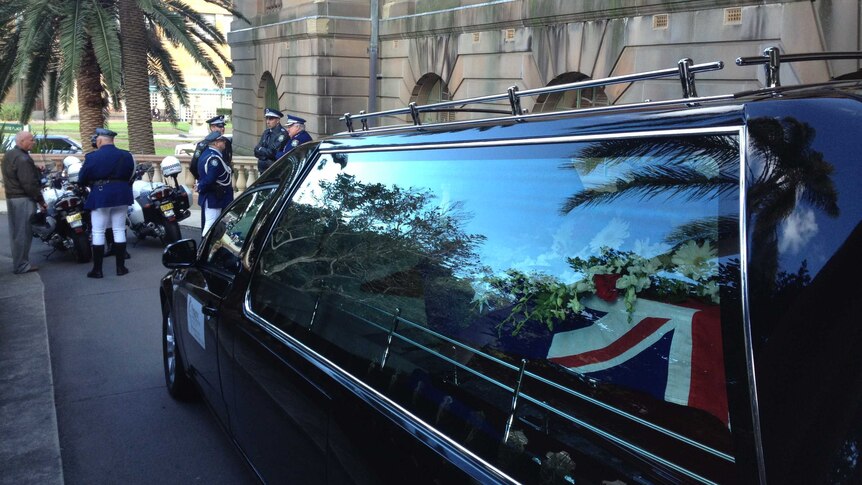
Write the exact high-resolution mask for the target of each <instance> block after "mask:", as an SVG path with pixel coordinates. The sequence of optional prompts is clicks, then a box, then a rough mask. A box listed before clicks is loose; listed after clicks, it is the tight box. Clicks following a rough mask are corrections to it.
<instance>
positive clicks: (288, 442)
mask: <svg viewBox="0 0 862 485" xmlns="http://www.w3.org/2000/svg"><path fill="white" fill-rule="evenodd" d="M852 55H856V54H832V55H816V56H806V55H796V56H779V55H778V54H777V53H776V52H774V51H773V52H769V53H767V54H766V55H765V56H764V57H763V58H762V59H761V58H749V59H740V60H739V61H738V63H739V64H746V63H764V64H765V65H766V67H767V80H768V87H766V88H764V89H762V90H758V91H754V92H749V93H743V94H737V95H728V96H715V97H697V96H696V95H695V92H694V77H695V74H696V73H697V72H700V71H705V70H710V69H717V68H720V67H721V66H720V64H719V63H712V64H700V65H696V64H693V63H692V62H691V61H689V60H683V61H681V62H680V64H679V66H678V67H676V68H673V69H667V70H661V71H653V72H650V73H645V74H641V75H632V76H623V77H618V78H610V79H606V80H601V81H586V82H581V83H574V84H570V85H563V86H553V87H549V88H543V89H539V90H532V91H521V92H519V91H518V90H516V89H514V88H513V89H510V90H509V92H508V93H505V94H502V95H499V96H489V97H486V98H478V99H473V100H459V101H457V102H451V103H449V102H447V103H440V104H436V105H431V106H415V105H411V106H409V107H408V108H405V109H404V110H394V111H387V112H381V113H369V114H360V115H355V116H351V115H346V116H345V118H344V119H345V120H346V121H347V126H348V131H346V132H345V133H342V134H339V135H336V136H333V137H331V138H328V139H326V140H324V141H321V142H320V143H319V144H318V143H315V144H306V145H304V146H302V147H300V148H299V149H297V150H294V151H293V152H291V153H290V154H289V155H288V156H286V157H285V158H283V159H282V160H280V161H279V162H278V163H277V164H276V165H274V166H273V167H272V168H270V170H268V171H267V172H266V173H264V174H263V175H262V177H261V178H260V179H259V180H257V181H256V183H255V184H253V186H251V187H250V188H249V189H248V190H246V191H245V192H244V193H243V194H241V195H240V196H239V197H237V199H236V200H235V201H234V202H233V204H232V205H231V206H230V207H228V208H227V209H226V210H225V211H224V213H223V215H222V217H221V219H220V221H219V222H218V223H217V224H216V225H215V226H214V227H213V229H212V230H211V231H210V232H209V233H208V234H207V235H205V237H204V238H203V241H202V243H201V245H200V247H199V248H198V247H197V245H196V243H195V241H192V240H185V241H180V242H178V243H176V244H173V245H172V246H170V247H169V248H168V249H167V250H166V251H165V254H164V259H163V261H164V264H165V266H167V267H168V268H171V271H170V273H169V274H168V275H167V276H166V277H165V278H164V280H163V281H162V285H161V301H162V306H163V313H164V322H163V326H164V361H165V375H166V380H167V386H168V390H169V391H170V393H171V394H172V395H174V396H176V397H180V398H182V397H189V396H191V395H192V394H198V393H199V394H200V395H202V396H203V397H204V399H205V400H206V402H208V403H209V405H210V406H211V407H212V409H213V411H214V413H215V415H216V416H217V417H218V419H219V421H220V422H221V423H222V424H223V425H224V427H225V428H226V429H227V431H228V432H229V434H230V436H231V437H232V438H233V440H234V441H235V442H236V444H237V445H238V447H239V449H240V450H241V451H242V453H243V454H244V455H245V457H246V458H247V459H248V462H249V463H250V464H251V465H252V466H253V467H254V470H255V471H256V472H257V473H258V476H259V477H260V478H261V480H263V481H265V482H269V483H314V484H318V483H320V484H322V483H332V484H341V483H369V484H371V483H373V484H379V483H435V484H453V483H475V482H481V483H487V482H524V483H560V484H563V483H576V484H605V483H612V484H619V483H626V484H636V483H766V482H769V483H859V482H860V480H862V468H861V467H860V460H859V458H860V457H859V453H860V440H862V360H860V358H859V349H860V348H862V303H860V302H862V298H860V294H862V283H860V282H862V255H860V248H862V223H861V222H862V197H860V194H862V163H860V151H862V149H860V142H862V103H860V101H862V82H860V81H836V82H830V83H826V84H821V85H816V86H793V87H781V86H780V85H779V83H778V78H777V73H778V68H779V65H780V63H781V62H788V61H797V60H809V59H813V58H817V59H824V58H839V57H840V56H852ZM830 56H832V57H830ZM857 57H858V55H857ZM670 75H673V76H676V75H679V76H680V80H681V83H682V86H683V90H684V95H685V96H684V97H683V98H681V99H678V100H671V101H660V102H645V103H642V104H636V105H628V106H610V107H604V108H595V109H587V110H578V111H565V112H556V113H543V114H527V113H525V112H524V111H523V110H522V109H521V107H520V100H521V99H522V98H523V97H525V96H546V95H549V94H550V93H554V92H560V91H565V90H571V89H580V88H584V87H591V86H596V85H600V84H602V83H604V84H609V83H620V82H633V81H637V80H639V79H648V78H655V77H664V76H670ZM501 99H502V100H504V102H508V104H509V107H510V112H509V113H508V115H505V116H499V115H497V116H496V117H495V116H494V115H492V114H476V111H478V110H476V111H474V113H473V114H472V116H474V117H484V118H482V119H475V120H472V121H460V122H448V123H435V124H421V120H422V116H423V115H424V113H427V112H434V111H447V110H451V109H455V108H456V105H457V106H461V105H465V104H470V103H473V104H476V103H495V102H496V103H499V100H501ZM496 106H497V107H499V104H497V105H496ZM494 107H495V106H494V105H492V106H491V108H490V109H486V110H485V111H494V109H493V108H494ZM402 114H407V115H409V116H411V117H412V119H413V120H414V123H413V124H412V125H410V126H398V127H383V128H377V129H369V128H368V123H367V121H368V120H369V119H372V118H374V117H377V116H384V115H402ZM354 122H361V123H362V128H361V129H359V130H358V131H354V127H353V123H354Z"/></svg>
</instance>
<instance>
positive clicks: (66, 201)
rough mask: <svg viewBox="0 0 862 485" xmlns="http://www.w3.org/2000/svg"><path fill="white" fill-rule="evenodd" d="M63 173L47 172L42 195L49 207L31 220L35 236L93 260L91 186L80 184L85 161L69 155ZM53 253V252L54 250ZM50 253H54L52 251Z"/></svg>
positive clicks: (82, 259) (82, 260)
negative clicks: (87, 205) (88, 205)
mask: <svg viewBox="0 0 862 485" xmlns="http://www.w3.org/2000/svg"><path fill="white" fill-rule="evenodd" d="M63 166H64V169H63V171H61V172H52V171H44V172H43V174H42V197H43V198H44V199H45V206H46V209H42V208H41V207H39V208H37V210H36V213H35V214H33V216H32V217H31V219H30V222H31V226H32V228H33V237H37V238H39V239H41V240H42V242H44V243H45V244H47V245H49V246H51V247H52V248H54V251H57V250H59V251H68V250H70V249H71V250H73V251H74V253H75V260H76V261H77V262H79V263H86V262H88V261H90V258H91V257H92V253H91V250H90V229H91V227H90V213H89V211H85V210H84V203H85V202H86V200H87V189H86V188H85V187H82V186H80V185H78V172H80V171H81V166H82V163H81V160H79V159H78V158H77V157H73V156H68V157H66V158H65V159H64V160H63ZM51 253H52V254H53V251H52V252H51ZM49 256H50V254H49Z"/></svg>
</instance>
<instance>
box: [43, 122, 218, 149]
mask: <svg viewBox="0 0 862 485" xmlns="http://www.w3.org/2000/svg"><path fill="white" fill-rule="evenodd" d="M78 127H79V125H78V122H77V121H47V122H44V123H43V122H42V121H33V122H32V123H30V130H31V131H33V132H34V133H39V134H42V133H44V134H50V135H66V136H68V137H71V138H73V139H75V140H78V141H80V142H82V143H83V144H86V143H89V142H90V139H89V137H86V139H84V140H82V139H81V134H80V132H79V128H78ZM107 128H108V129H110V130H113V131H116V132H117V139H116V144H117V146H118V147H120V148H123V149H128V148H129V129H128V124H127V123H126V122H125V121H110V122H108V125H107ZM230 131H231V130H230V124H228V132H230ZM153 133H154V134H156V135H185V136H188V133H189V123H188V122H180V123H177V124H176V126H174V125H172V124H170V123H169V122H167V121H154V122H153ZM198 140H199V137H197V136H193V137H192V136H190V137H188V138H187V139H185V140H161V139H158V138H157V139H156V140H155V144H156V155H173V154H174V146H176V145H177V144H180V143H193V142H196V141H198Z"/></svg>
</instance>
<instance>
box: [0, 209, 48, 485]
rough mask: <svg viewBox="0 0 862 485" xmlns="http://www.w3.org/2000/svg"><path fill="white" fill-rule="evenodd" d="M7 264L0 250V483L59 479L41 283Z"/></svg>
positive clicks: (27, 482)
mask: <svg viewBox="0 0 862 485" xmlns="http://www.w3.org/2000/svg"><path fill="white" fill-rule="evenodd" d="M2 209H3V210H4V211H5V209H6V204H5V201H4V204H3V207H2ZM11 267H12V260H11V259H9V258H7V257H5V256H0V268H2V270H0V484H4V485H5V484H10V485H11V484H40V485H41V484H49V485H55V484H62V483H63V464H62V460H61V457H60V440H59V437H58V433H57V413H56V409H55V405H54V381H53V376H52V374H51V354H50V351H49V349H48V327H47V321H46V319H45V300H44V293H45V288H44V286H43V285H42V279H41V278H40V277H39V273H38V272H34V273H27V274H23V275H15V274H12V273H11V271H9V269H10V268H11Z"/></svg>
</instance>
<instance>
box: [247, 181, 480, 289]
mask: <svg viewBox="0 0 862 485" xmlns="http://www.w3.org/2000/svg"><path fill="white" fill-rule="evenodd" d="M311 197H312V200H308V201H306V202H307V203H297V204H294V205H293V206H292V208H291V210H292V211H293V212H294V214H295V216H294V217H292V218H291V219H292V221H297V222H296V223H293V222H292V221H286V223H282V224H280V225H279V227H278V228H277V229H276V231H275V234H274V236H273V237H272V238H271V240H270V244H271V249H272V250H271V251H267V255H268V256H267V260H266V261H265V265H264V266H263V270H264V273H265V274H267V275H271V274H275V273H279V272H285V275H289V276H287V277H288V278H289V281H290V282H291V284H292V285H293V286H294V288H295V289H300V290H309V289H312V288H321V287H327V288H330V289H335V290H336V291H337V292H338V293H341V294H343V295H345V296H347V295H350V296H352V297H355V298H363V295H371V296H380V295H391V296H412V297H416V296H420V295H421V294H422V292H423V289H424V290H425V291H426V292H427V291H428V286H429V284H430V282H431V281H434V282H436V283H437V284H442V283H444V282H445V281H448V282H449V283H448V284H449V285H450V288H449V290H450V291H449V292H443V293H444V294H449V296H450V297H452V295H453V294H454V293H459V292H461V293H463V290H464V288H461V287H466V288H467V289H469V285H467V284H466V283H463V282H462V283H459V281H460V280H459V279H458V278H456V277H455V273H458V274H461V275H466V274H468V273H470V272H471V271H474V270H476V269H477V265H478V259H479V258H478V255H477V253H476V248H477V246H478V245H479V244H481V242H482V241H484V239H485V238H484V236H481V235H475V234H467V233H466V232H465V231H464V230H463V228H462V226H463V225H464V223H463V221H464V220H465V219H466V218H467V217H468V216H469V215H468V214H466V213H465V212H463V211H462V205H461V204H460V203H457V202H456V203H452V204H449V205H446V206H444V205H442V204H438V203H437V201H436V196H435V195H434V194H433V193H432V192H431V191H429V190H421V189H415V188H402V187H399V186H397V185H393V186H391V187H387V186H386V185H384V184H379V183H363V182H361V181H359V180H357V178H356V177H355V176H353V175H348V174H343V173H342V174H339V175H338V176H337V177H336V178H335V179H334V180H332V181H326V180H322V181H320V182H319V190H318V191H315V192H314V195H311ZM288 245H289V246H290V250H289V251H285V250H280V249H281V248H282V247H285V246H288ZM285 270H288V271H285ZM359 285H361V286H359ZM456 290H458V291H456ZM462 299H465V300H466V301H467V302H469V296H467V295H465V296H464V297H463V298H462Z"/></svg>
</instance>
